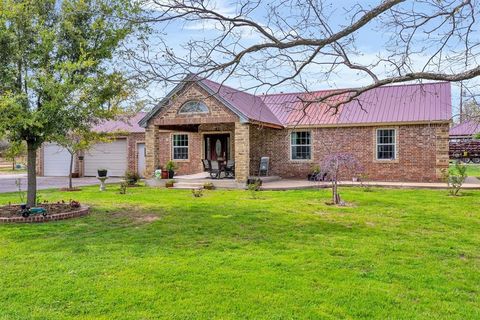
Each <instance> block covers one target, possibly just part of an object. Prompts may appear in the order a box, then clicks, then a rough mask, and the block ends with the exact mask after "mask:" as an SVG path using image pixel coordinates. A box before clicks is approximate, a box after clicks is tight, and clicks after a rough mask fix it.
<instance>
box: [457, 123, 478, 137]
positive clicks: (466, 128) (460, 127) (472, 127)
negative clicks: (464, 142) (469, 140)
mask: <svg viewBox="0 0 480 320" xmlns="http://www.w3.org/2000/svg"><path fill="white" fill-rule="evenodd" d="M476 133H480V122H476V121H465V122H462V123H459V124H457V125H455V126H453V127H452V128H451V129H450V135H451V136H473V135H474V134H476Z"/></svg>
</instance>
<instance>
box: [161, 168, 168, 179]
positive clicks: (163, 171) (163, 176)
mask: <svg viewBox="0 0 480 320" xmlns="http://www.w3.org/2000/svg"><path fill="white" fill-rule="evenodd" d="M162 179H168V171H165V170H162Z"/></svg>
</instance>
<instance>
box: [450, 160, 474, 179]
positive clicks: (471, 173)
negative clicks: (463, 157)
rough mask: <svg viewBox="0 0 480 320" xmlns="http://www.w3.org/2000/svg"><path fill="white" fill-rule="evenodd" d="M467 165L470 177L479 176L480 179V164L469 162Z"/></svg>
mask: <svg viewBox="0 0 480 320" xmlns="http://www.w3.org/2000/svg"><path fill="white" fill-rule="evenodd" d="M453 166H454V164H453V163H451V164H450V167H453ZM466 166H467V175H468V176H469V177H477V178H479V179H480V164H473V163H468V164H466Z"/></svg>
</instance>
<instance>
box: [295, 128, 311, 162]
mask: <svg viewBox="0 0 480 320" xmlns="http://www.w3.org/2000/svg"><path fill="white" fill-rule="evenodd" d="M290 149H291V151H290V152H291V159H292V160H311V159H312V138H311V132H310V131H294V132H292V133H291V134H290Z"/></svg>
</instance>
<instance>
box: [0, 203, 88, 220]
mask: <svg viewBox="0 0 480 320" xmlns="http://www.w3.org/2000/svg"><path fill="white" fill-rule="evenodd" d="M89 213H90V207H88V206H81V207H80V208H78V209H77V210H74V211H69V212H65V213H54V214H49V215H47V216H46V217H44V216H42V215H33V216H29V217H28V218H24V217H22V216H15V217H0V224H5V223H37V222H48V221H58V220H65V219H72V218H77V217H82V216H86V215H87V214H89Z"/></svg>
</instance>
